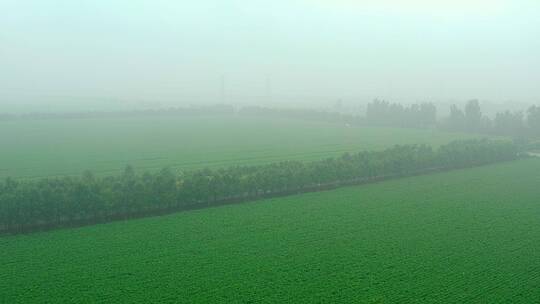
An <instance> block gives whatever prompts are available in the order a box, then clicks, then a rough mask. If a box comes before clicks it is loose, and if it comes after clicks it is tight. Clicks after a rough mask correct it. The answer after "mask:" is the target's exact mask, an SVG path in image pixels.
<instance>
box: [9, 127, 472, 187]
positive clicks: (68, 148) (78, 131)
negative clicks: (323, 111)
mask: <svg viewBox="0 0 540 304" xmlns="http://www.w3.org/2000/svg"><path fill="white" fill-rule="evenodd" d="M471 137H473V136H471V135H464V134H457V133H442V132H437V131H431V130H413V129H393V128H367V127H366V128H364V127H362V128H361V127H355V126H350V127H347V126H345V125H343V124H332V123H324V122H308V121H301V120H288V119H275V118H250V117H226V116H217V117H216V116H202V117H159V118H150V117H149V118H144V117H138V118H115V119H105V118H104V119H78V120H34V121H7V122H0V159H1V160H2V162H1V163H0V178H5V177H8V176H11V177H23V178H35V177H43V176H51V175H79V174H81V173H82V172H83V171H84V170H92V171H93V172H95V173H98V174H110V173H116V172H118V171H120V170H122V169H123V168H124V167H125V166H126V165H127V164H130V165H132V166H134V167H135V168H136V169H137V170H141V171H144V170H149V171H151V170H155V169H160V168H163V167H174V168H179V169H191V168H198V167H217V166H227V165H233V164H258V163H269V162H276V161H280V160H294V159H298V160H315V159H322V158H324V157H329V156H336V155H339V154H342V153H343V152H354V151H360V150H378V149H383V148H386V147H388V146H392V145H394V144H416V143H425V144H431V145H434V146H437V145H440V144H444V143H447V142H450V141H452V140H455V139H458V138H471Z"/></svg>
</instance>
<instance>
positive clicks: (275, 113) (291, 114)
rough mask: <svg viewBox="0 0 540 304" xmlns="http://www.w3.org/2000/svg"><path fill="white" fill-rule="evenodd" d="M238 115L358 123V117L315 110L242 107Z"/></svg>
mask: <svg viewBox="0 0 540 304" xmlns="http://www.w3.org/2000/svg"><path fill="white" fill-rule="evenodd" d="M238 114H240V115H247V116H261V117H281V118H291V119H303V120H314V121H326V122H345V123H351V124H352V123H358V122H359V121H360V120H359V117H358V116H354V115H347V114H343V113H338V112H329V111H322V110H315V109H278V108H266V107H260V106H245V107H242V108H241V109H240V110H239V111H238Z"/></svg>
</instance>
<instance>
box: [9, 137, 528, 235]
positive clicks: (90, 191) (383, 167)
mask: <svg viewBox="0 0 540 304" xmlns="http://www.w3.org/2000/svg"><path fill="white" fill-rule="evenodd" d="M516 157H517V150H516V148H515V146H514V145H513V144H512V143H510V142H503V141H487V140H474V141H458V142H453V143H450V144H447V145H444V146H442V147H440V148H439V149H437V150H433V149H432V148H431V147H429V146H425V145H407V146H395V147H393V148H390V149H387V150H385V151H379V152H360V153H356V154H348V153H347V154H344V155H342V156H341V157H339V158H328V159H325V160H321V161H315V162H299V161H286V162H280V163H274V164H268V165H260V166H235V167H230V168H223V169H217V170H209V169H202V170H195V171H192V172H186V173H184V172H174V171H172V170H170V169H163V170H161V171H159V172H157V173H144V174H137V173H136V172H135V171H134V170H133V168H132V167H129V166H128V167H127V168H126V169H125V170H124V172H123V173H122V174H121V175H118V176H108V177H96V176H94V175H93V174H92V173H91V172H86V173H84V174H83V175H82V176H81V177H55V178H44V179H40V180H25V181H17V180H13V179H7V180H5V181H4V182H0V230H3V231H10V232H17V231H25V230H26V231H28V230H33V229H39V228H40V227H54V226H64V225H72V224H76V223H77V224H80V223H92V222H102V221H108V220H113V219H120V218H129V217H134V216H143V215H147V214H155V213H158V212H169V211H172V210H179V209H188V208H201V207H206V206H211V205H217V204H222V203H224V202H234V201H241V200H246V199H254V198H258V197H264V196H269V195H283V194H288V193H298V192H305V191H313V190H319V189H324V188H332V187H337V186H339V185H343V184H351V183H361V182H368V181H370V180H374V179H385V178H390V177H397V176H405V175H411V174H417V173H421V172H426V171H431V170H442V169H451V168H459V167H467V166H474V165H479V164H484V163H490V162H497V161H503V160H510V159H514V158H516Z"/></svg>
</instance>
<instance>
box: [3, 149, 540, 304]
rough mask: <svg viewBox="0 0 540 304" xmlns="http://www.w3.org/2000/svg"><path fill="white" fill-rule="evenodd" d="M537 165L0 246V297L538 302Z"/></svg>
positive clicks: (530, 162) (529, 162) (26, 238)
mask: <svg viewBox="0 0 540 304" xmlns="http://www.w3.org/2000/svg"><path fill="white" fill-rule="evenodd" d="M538 172H540V160H538V159H526V160H520V161H514V162H508V163H502V164H497V165H491V166H486V167H480V168H474V169H468V170H457V171H452V172H446V173H439V174H433V175H426V176H418V177H411V178H404V179H399V180H392V181H387V182H383V183H378V184H371V185H364V186H358V187H347V188H341V189H338V190H333V191H327V192H320V193H308V194H302V195H296V196H290V197H286V198H276V199H269V200H263V201H258V202H254V203H247V204H240V205H230V206H223V207H219V208H210V209H205V210H197V211H192V212H185V213H178V214H174V215H168V216H163V217H155V218H147V219H141V220H132V221H127V222H116V223H110V224H103V225H96V226H92V227H85V228H78V229H66V230H59V231H52V232H47V233H37V234H31V235H22V236H11V237H4V238H0V248H1V250H0V269H1V270H2V271H1V272H0V302H1V303H47V302H48V303H61V302H77V303H82V302H88V303H99V302H101V303H127V302H129V303H135V302H138V303H155V302H168V303H177V302H183V303H188V302H189V303H192V302H193V303H211V302H219V303H234V302H236V303H258V302H268V303H287V302H288V303H314V302H341V303H534V302H536V301H538V299H540V243H539V242H538V240H539V239H540V225H539V224H538V219H539V218H540V202H539V200H538V198H539V197H540V187H538V185H539V184H540V175H539V174H538Z"/></svg>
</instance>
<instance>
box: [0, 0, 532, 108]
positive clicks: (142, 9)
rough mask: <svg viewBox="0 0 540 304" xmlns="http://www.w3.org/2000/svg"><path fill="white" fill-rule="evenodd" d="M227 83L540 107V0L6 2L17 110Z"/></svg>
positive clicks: (1, 48) (200, 96)
mask: <svg viewBox="0 0 540 304" xmlns="http://www.w3.org/2000/svg"><path fill="white" fill-rule="evenodd" d="M222 78H223V79H225V81H224V83H225V89H226V94H228V95H230V96H231V97H229V99H230V100H229V101H230V102H234V101H235V100H234V99H235V98H238V100H240V101H246V100H249V99H250V98H251V97H255V96H262V95H265V94H267V95H268V94H272V95H273V96H274V97H273V99H274V100H279V99H280V96H283V98H284V100H286V99H285V96H288V97H289V98H290V97H291V96H293V97H295V98H296V100H298V101H302V100H303V99H305V100H306V101H309V100H310V98H312V97H317V96H320V97H329V98H356V97H358V98H372V97H383V98H390V99H393V100H396V101H400V100H402V101H415V100H425V99H429V100H433V101H437V100H464V99H469V98H480V99H486V100H493V101H516V102H540V85H539V84H540V1H538V0H478V1H475V0H468V1H464V0H453V1H445V0H443V1H433V0H431V1H428V0H402V1H390V0H368V1H360V0H312V1H308V0H304V1H302V0H273V1H257V0H221V1H218V0H197V1H186V0H182V1H173V0H171V1H165V0H152V1H150V0H148V1H140V0H91V1H85V0H77V1H73V0H71V1H68V0H65V1H60V0H57V1H55V0H0V103H3V104H4V105H6V104H9V103H18V102H23V101H24V102H29V101H32V102H36V103H39V102H42V103H47V102H51V96H52V97H55V96H69V97H70V98H72V100H73V101H72V102H81V103H92V100H93V98H116V99H124V100H129V99H137V100H178V101H179V102H187V103H189V102H197V101H207V102H219V98H220V96H221V86H222V84H221V83H222ZM270 91H271V93H269V92H270ZM235 96H236V97H235ZM44 97H47V98H44ZM253 100H255V99H253Z"/></svg>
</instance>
